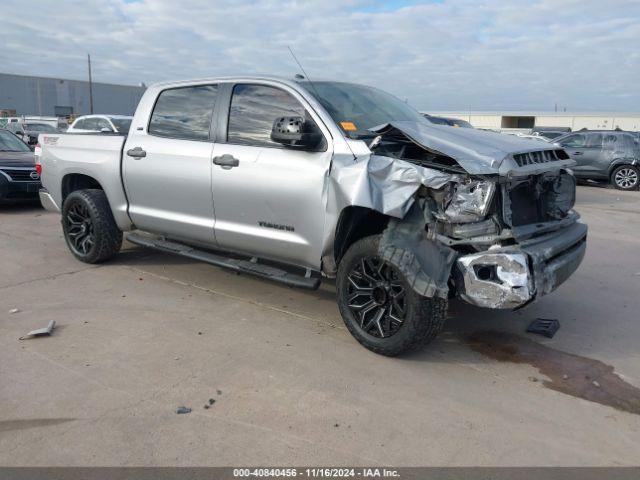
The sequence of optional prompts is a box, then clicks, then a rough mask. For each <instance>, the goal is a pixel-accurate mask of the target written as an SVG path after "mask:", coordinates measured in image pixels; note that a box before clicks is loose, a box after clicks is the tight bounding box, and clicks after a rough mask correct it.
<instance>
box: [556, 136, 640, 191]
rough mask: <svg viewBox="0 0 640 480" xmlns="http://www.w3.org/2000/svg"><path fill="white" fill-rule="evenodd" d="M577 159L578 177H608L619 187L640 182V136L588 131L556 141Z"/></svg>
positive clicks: (630, 188)
mask: <svg viewBox="0 0 640 480" xmlns="http://www.w3.org/2000/svg"><path fill="white" fill-rule="evenodd" d="M554 143H557V144H559V145H560V146H562V147H563V148H564V149H565V150H566V151H567V153H568V154H569V155H570V156H571V158H572V159H574V160H575V161H576V165H575V167H573V171H574V173H575V175H576V177H577V178H583V179H593V180H607V181H610V182H611V184H612V185H613V186H614V187H616V188H617V189H619V190H635V189H637V188H638V185H639V184H640V168H639V164H640V138H639V137H638V136H637V135H635V134H633V133H629V132H623V131H616V130H589V131H580V132H573V133H569V134H567V135H563V136H561V137H558V138H556V139H555V140H554Z"/></svg>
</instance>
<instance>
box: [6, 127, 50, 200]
mask: <svg viewBox="0 0 640 480" xmlns="http://www.w3.org/2000/svg"><path fill="white" fill-rule="evenodd" d="M40 186H41V185H40V175H39V173H38V172H37V171H36V165H35V160H34V156H33V152H32V151H31V149H30V148H29V146H28V145H27V144H26V143H24V142H23V141H22V140H20V139H19V138H18V137H17V136H16V135H15V134H13V133H12V132H10V131H8V130H5V129H0V203H6V202H16V201H20V200H37V199H38V190H40Z"/></svg>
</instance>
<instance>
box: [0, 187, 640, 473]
mask: <svg viewBox="0 0 640 480" xmlns="http://www.w3.org/2000/svg"><path fill="white" fill-rule="evenodd" d="M578 209H579V211H580V212H581V213H582V214H583V217H584V218H585V220H586V221H587V222H588V223H589V226H590V232H589V246H588V251H587V256H586V259H585V262H584V264H583V266H582V267H581V269H580V270H579V271H578V272H577V274H576V275H575V277H574V278H572V279H571V280H570V281H569V282H568V283H567V284H565V285H563V286H562V287H561V288H560V289H559V290H558V291H557V292H555V293H553V294H551V295H550V296H548V297H545V298H543V299H542V300H541V301H539V302H537V303H535V304H534V305H532V306H531V307H529V308H527V309H525V310H522V311H519V312H515V313H514V312H493V311H489V310H482V309H477V308H473V307H469V306H466V305H464V304H461V303H456V302H454V303H453V304H452V306H451V307H452V308H451V318H450V319H449V321H448V322H447V325H446V329H445V332H444V333H443V335H442V336H441V337H439V338H438V340H436V341H435V342H434V343H433V344H432V345H431V346H430V347H428V348H427V349H426V350H424V351H423V352H420V353H417V354H414V355H411V356H408V357H404V358H397V359H389V358H384V357H380V356H377V355H374V354H372V353H370V352H368V351H367V350H365V349H363V348H362V347H360V346H359V345H358V344H357V342H356V341H355V340H353V339H352V338H351V336H350V335H349V334H348V332H347V331H346V330H345V329H344V327H343V324H342V320H341V319H340V316H339V314H338V310H337V307H336V305H335V301H334V292H333V286H332V285H331V284H330V283H327V284H324V285H323V286H322V288H321V289H320V290H318V291H316V292H307V291H300V290H293V289H290V288H287V287H282V286H279V285H275V284H272V283H268V282H265V281H262V280H258V279H254V278H251V277H246V276H238V275H235V274H232V273H229V272H225V271H223V270H220V269H217V268H214V267H211V266H208V265H204V264H199V263H196V262H191V261H188V260H185V259H182V258H178V257H173V256H170V255H165V254H160V253H156V252H150V251H146V250H143V249H139V248H136V247H133V246H131V245H125V249H124V250H123V252H122V253H121V254H120V255H119V256H118V257H117V258H116V259H115V260H114V261H112V262H110V263H108V264H104V265H101V266H97V267H95V266H88V265H84V264H81V263H79V262H77V261H76V260H75V259H74V258H73V257H72V256H71V254H70V253H68V251H67V249H66V246H65V244H64V240H63V239H62V236H61V232H60V226H59V218H58V217H57V216H56V215H53V214H47V213H44V212H43V211H42V210H39V209H36V208H32V207H0V233H1V235H0V272H2V275H1V276H0V465H10V466H18V465H28V466H43V465H78V466H90V465H110V466H119V465H143V466H156V465H160V466H164V465H338V464H340V465H349V464H356V465H397V466H405V465H637V464H638V458H640V416H638V415H633V414H629V413H625V412H620V411H617V410H614V409H612V408H610V407H606V406H603V405H599V404H596V403H592V402H589V401H586V400H581V399H576V398H574V397H571V396H568V395H565V394H562V393H560V392H555V391H551V390H549V389H546V388H544V387H543V386H542V384H541V382H532V381H530V380H529V378H530V377H532V376H538V377H540V374H539V373H538V371H537V370H536V369H535V368H533V367H531V366H530V365H526V364H513V363H503V362H500V361H496V360H492V359H490V358H488V357H485V356H483V355H482V354H480V353H478V352H475V351H473V350H472V349H471V348H470V347H469V346H468V345H467V344H465V343H464V342H462V341H460V338H463V337H464V336H465V335H467V334H469V333H472V332H474V331H477V330H498V331H507V332H510V333H515V334H518V335H522V336H526V337H527V338H530V339H532V340H534V341H536V342H540V343H543V344H545V345H547V346H551V347H553V348H554V349H557V350H562V351H566V352H569V353H574V354H578V355H582V356H586V357H590V358H594V359H597V360H600V361H602V362H605V363H607V364H609V365H613V366H614V367H615V370H616V372H617V373H618V374H620V375H621V376H622V377H623V378H624V379H625V380H626V381H627V382H629V383H631V384H634V385H636V386H640V355H639V353H638V346H637V345H638V339H639V338H640V325H639V324H638V321H637V317H638V315H637V312H638V307H640V300H639V298H640V295H638V294H639V293H640V288H639V287H640V264H639V263H638V254H637V252H638V247H639V246H640V235H638V233H639V227H638V220H639V215H640V194H639V193H637V192H617V191H613V190H608V189H601V188H593V187H580V188H579V192H578ZM12 308H18V309H19V310H20V311H19V312H18V313H15V314H10V313H9V311H10V310H11V309H12ZM536 317H544V318H558V319H559V320H560V323H561V328H560V330H559V332H558V333H557V334H556V336H555V338H553V339H552V340H548V339H543V338H541V337H536V336H532V335H528V334H525V333H524V330H525V328H526V326H527V324H528V323H529V322H530V321H531V320H533V319H534V318H536ZM49 320H56V323H57V328H56V331H55V333H54V335H53V336H52V337H49V338H38V339H33V340H28V341H24V342H20V341H18V340H17V339H18V337H19V336H20V335H23V334H24V333H26V332H27V331H29V330H31V329H33V328H38V327H41V326H45V325H46V323H47V322H48V321H49ZM217 390H220V391H221V394H220V395H218V394H217ZM209 398H215V399H216V402H215V404H214V405H213V406H212V407H211V408H210V409H204V408H203V405H204V404H205V403H206V402H207V400H208V399H209ZM180 405H185V406H188V407H191V408H193V412H192V413H191V414H188V415H176V414H175V409H176V408H177V407H178V406H180ZM336 424H337V425H338V426H337V427H336V426H335V425H336Z"/></svg>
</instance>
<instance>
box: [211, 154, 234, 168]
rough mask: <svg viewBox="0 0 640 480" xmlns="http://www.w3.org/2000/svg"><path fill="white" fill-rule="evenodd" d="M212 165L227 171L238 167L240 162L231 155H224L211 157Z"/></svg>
mask: <svg viewBox="0 0 640 480" xmlns="http://www.w3.org/2000/svg"><path fill="white" fill-rule="evenodd" d="M213 163H215V164H216V165H220V166H221V167H222V168H226V169H229V168H233V167H237V166H238V165H240V160H238V159H237V158H236V157H234V156H233V155H229V154H228V153H225V154H224V155H220V156H218V157H213Z"/></svg>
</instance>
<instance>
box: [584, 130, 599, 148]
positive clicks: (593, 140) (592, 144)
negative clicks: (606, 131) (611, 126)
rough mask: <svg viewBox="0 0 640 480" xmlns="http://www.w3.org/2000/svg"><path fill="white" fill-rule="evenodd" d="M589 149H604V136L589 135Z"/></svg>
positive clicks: (597, 134)
mask: <svg viewBox="0 0 640 480" xmlns="http://www.w3.org/2000/svg"><path fill="white" fill-rule="evenodd" d="M587 147H589V148H602V134H601V133H590V134H589V135H587Z"/></svg>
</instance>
